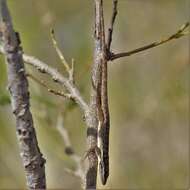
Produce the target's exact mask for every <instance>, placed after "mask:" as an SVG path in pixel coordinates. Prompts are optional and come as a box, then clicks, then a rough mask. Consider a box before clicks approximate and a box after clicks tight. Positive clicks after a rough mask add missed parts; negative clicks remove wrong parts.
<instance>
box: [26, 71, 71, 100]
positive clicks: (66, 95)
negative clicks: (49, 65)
mask: <svg viewBox="0 0 190 190" xmlns="http://www.w3.org/2000/svg"><path fill="white" fill-rule="evenodd" d="M26 76H27V77H29V78H31V79H32V80H33V81H35V82H37V83H38V84H40V85H41V86H43V87H45V88H46V89H47V90H48V92H51V93H52V94H54V95H58V96H61V97H64V98H68V99H71V100H73V97H72V96H71V95H70V94H67V93H65V92H63V91H59V90H55V89H52V88H50V87H49V86H48V85H47V84H46V83H45V81H43V80H39V79H38V78H36V77H34V76H33V75H32V74H30V73H27V74H26Z"/></svg>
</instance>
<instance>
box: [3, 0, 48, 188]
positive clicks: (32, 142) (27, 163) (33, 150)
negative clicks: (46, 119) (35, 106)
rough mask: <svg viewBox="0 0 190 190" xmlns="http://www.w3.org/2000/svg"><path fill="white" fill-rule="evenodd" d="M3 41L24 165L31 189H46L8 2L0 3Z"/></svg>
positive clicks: (4, 0)
mask: <svg viewBox="0 0 190 190" xmlns="http://www.w3.org/2000/svg"><path fill="white" fill-rule="evenodd" d="M0 37H1V41H2V44H3V48H4V51H5V57H6V60H7V72H8V83H9V84H8V88H9V91H10V95H11V103H12V109H13V113H14V115H15V118H16V134H17V138H18V142H19V148H20V155H21V158H22V162H23V165H24V169H25V173H26V180H27V187H28V189H45V188H46V179H45V159H44V158H43V157H42V153H41V152H40V149H39V147H38V142H37V138H36V132H35V129H34V126H33V119H32V114H31V112H30V102H29V92H28V81H27V78H26V76H25V68H24V64H23V59H22V48H21V46H20V40H19V37H18V33H15V31H14V29H13V25H12V22H11V17H10V14H9V11H8V8H7V5H6V0H0Z"/></svg>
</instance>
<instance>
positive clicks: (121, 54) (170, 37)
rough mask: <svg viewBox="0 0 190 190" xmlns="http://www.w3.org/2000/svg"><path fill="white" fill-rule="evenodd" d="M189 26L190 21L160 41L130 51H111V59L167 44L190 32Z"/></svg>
mask: <svg viewBox="0 0 190 190" xmlns="http://www.w3.org/2000/svg"><path fill="white" fill-rule="evenodd" d="M188 27H189V23H188V22H187V23H186V24H184V25H182V27H181V28H180V29H179V30H178V31H177V32H176V33H175V34H172V35H171V36H169V37H167V38H163V39H162V40H160V41H156V42H153V43H150V44H148V45H146V46H143V47H140V48H137V49H134V50H131V51H128V52H123V53H112V52H110V57H109V60H111V61H113V60H115V59H118V58H121V57H127V56H131V55H133V54H136V53H139V52H142V51H145V50H148V49H151V48H154V47H157V46H159V45H162V44H165V43H166V42H169V41H171V40H174V39H178V38H181V37H182V36H185V35H187V34H189V32H185V29H187V28H188Z"/></svg>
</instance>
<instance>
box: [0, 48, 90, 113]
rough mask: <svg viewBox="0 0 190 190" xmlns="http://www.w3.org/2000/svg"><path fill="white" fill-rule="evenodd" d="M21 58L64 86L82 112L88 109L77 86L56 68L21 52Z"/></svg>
mask: <svg viewBox="0 0 190 190" xmlns="http://www.w3.org/2000/svg"><path fill="white" fill-rule="evenodd" d="M0 50H1V49H0ZM23 60H24V62H26V63H27V64H29V65H31V66H33V67H35V68H37V69H38V70H39V71H40V72H42V73H46V74H48V75H50V76H51V77H52V79H53V80H54V81H55V82H58V83H60V84H61V85H63V86H64V87H65V88H66V90H67V91H68V92H69V93H70V94H71V97H73V100H74V101H75V102H76V103H77V104H78V105H79V106H80V108H81V109H82V110H83V111H84V113H86V112H88V109H89V108H88V104H87V103H86V102H85V100H84V99H83V97H82V96H81V94H80V92H79V90H78V89H77V87H76V86H75V85H74V84H73V83H72V82H71V81H70V80H69V79H67V78H65V77H64V76H63V75H62V74H61V73H59V72H58V71H57V70H56V69H54V68H52V67H50V66H49V65H47V64H46V63H44V62H42V61H40V60H39V59H37V58H35V57H32V56H29V55H26V54H23Z"/></svg>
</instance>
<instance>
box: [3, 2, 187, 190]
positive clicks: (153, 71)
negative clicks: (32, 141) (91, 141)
mask: <svg viewBox="0 0 190 190" xmlns="http://www.w3.org/2000/svg"><path fill="white" fill-rule="evenodd" d="M189 4H190V1H189V0H167V1H165V0H159V1H157V0H119V5H118V16H117V20H116V24H115V28H114V37H113V43H112V49H113V50H114V52H121V51H126V50H131V49H134V48H137V47H140V46H143V45H146V44H148V43H150V42H153V41H155V40H159V39H161V38H162V37H165V36H169V35H171V34H173V33H175V32H176V31H177V30H178V29H179V27H180V26H181V25H182V24H183V23H185V22H187V21H188V20H189ZM8 5H9V8H10V12H11V15H12V18H13V22H14V26H15V29H16V30H17V31H18V32H19V33H20V36H21V40H22V44H23V48H24V52H26V53H28V54H30V55H32V56H35V57H38V58H39V59H41V60H43V61H45V62H46V63H48V64H49V65H51V66H53V67H55V68H57V69H58V70H59V71H60V72H61V73H63V74H66V73H65V70H64V67H63V65H62V63H61V62H60V60H59V58H58V57H57V55H56V52H55V49H54V48H53V46H52V42H51V39H50V28H54V30H55V35H56V38H57V40H58V42H59V46H60V48H61V49H62V51H63V53H64V55H65V57H66V59H67V61H68V62H71V59H72V58H74V59H75V60H76V64H75V71H76V84H77V86H78V88H79V89H80V90H81V93H82V94H83V95H84V97H85V99H86V100H87V101H88V100H89V89H90V68H91V64H92V61H93V13H94V7H93V0H90V1H88V0H77V1H76V0H62V1H61V0H54V1H52V0H32V1H31V0H19V1H15V0H8ZM104 8H105V23H106V26H107V25H108V23H109V22H110V16H111V10H112V1H111V0H105V3H104ZM188 43H189V40H188V37H187V36H186V37H183V38H180V39H178V40H174V41H171V42H169V43H167V44H164V45H163V46H159V47H157V48H154V49H151V50H147V51H145V52H142V53H139V54H137V55H133V56H131V57H126V58H122V59H119V60H117V61H114V62H112V63H110V65H109V103H110V115H111V134H110V135H111V137H110V177H109V179H108V184H107V185H106V186H105V187H103V186H102V185H101V183H100V181H99V177H98V181H99V182H98V187H99V188H110V189H116V188H117V189H118V188H123V189H167V190H169V189H174V188H178V189H187V187H188V184H189V156H188V155H189V76H190V75H189V71H190V69H189V44H188ZM26 69H27V71H28V72H30V73H32V74H33V75H35V76H36V77H38V78H40V79H43V80H45V81H46V83H48V85H49V86H51V87H53V88H56V89H60V86H55V84H54V83H53V82H52V81H51V79H50V78H49V77H47V76H45V75H42V74H39V73H38V72H36V71H35V70H33V68H31V67H29V66H26ZM29 84H30V93H31V109H32V112H33V117H34V122H35V128H36V131H37V137H38V141H39V146H40V148H41V151H42V153H43V155H44V157H45V158H46V160H47V163H46V174H47V186H48V188H52V189H53V188H79V185H80V181H79V180H78V179H77V178H75V177H73V176H71V175H69V174H68V173H67V172H65V168H72V169H74V168H75V167H76V166H75V164H74V163H73V162H72V160H71V159H70V158H69V157H67V156H66V155H65V153H64V147H65V145H64V143H63V141H62V138H61V136H60V134H59V133H58V132H57V130H56V129H55V125H56V123H57V116H58V114H59V113H61V114H62V115H63V118H64V124H65V127H66V128H67V130H68V132H69V135H70V138H71V141H72V144H73V147H74V148H75V150H76V152H77V153H78V154H80V155H84V153H85V150H86V145H85V143H86V127H85V123H84V122H83V120H82V114H81V112H80V109H79V108H78V107H76V106H75V104H73V103H71V102H68V101H66V100H64V99H63V98H60V97H56V96H54V95H52V94H50V93H49V92H47V90H46V89H45V88H44V87H41V86H39V85H38V84H37V83H35V82H33V81H31V80H29ZM6 86H7V75H6V65H5V63H4V57H3V56H2V55H1V56H0V189H13V188H14V189H15V188H17V189H19V188H24V187H25V176H24V172H23V168H22V163H21V159H20V156H19V150H18V145H17V139H16V134H15V120H14V117H13V115H12V111H11V106H10V101H9V94H8V91H7V90H6Z"/></svg>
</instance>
